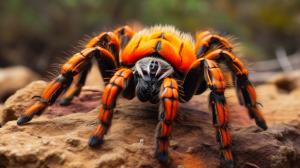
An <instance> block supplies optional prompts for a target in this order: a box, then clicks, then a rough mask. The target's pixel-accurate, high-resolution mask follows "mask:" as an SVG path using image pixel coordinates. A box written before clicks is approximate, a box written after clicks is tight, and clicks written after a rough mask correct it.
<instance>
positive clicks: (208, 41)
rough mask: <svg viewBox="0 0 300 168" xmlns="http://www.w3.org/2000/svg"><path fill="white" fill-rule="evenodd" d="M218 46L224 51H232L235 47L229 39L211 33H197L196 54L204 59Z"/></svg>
mask: <svg viewBox="0 0 300 168" xmlns="http://www.w3.org/2000/svg"><path fill="white" fill-rule="evenodd" d="M214 46H218V47H221V48H222V49H224V50H227V51H232V48H233V45H232V44H231V43H230V41H229V40H228V39H226V38H225V37H222V36H220V35H218V34H213V33H212V32H210V31H202V32H197V33H196V54H197V57H202V56H204V55H205V54H206V52H207V51H209V50H210V49H212V47H214Z"/></svg>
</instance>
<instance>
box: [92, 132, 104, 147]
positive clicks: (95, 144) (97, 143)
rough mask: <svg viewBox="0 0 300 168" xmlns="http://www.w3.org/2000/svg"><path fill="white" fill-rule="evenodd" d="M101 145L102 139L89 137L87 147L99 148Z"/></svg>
mask: <svg viewBox="0 0 300 168" xmlns="http://www.w3.org/2000/svg"><path fill="white" fill-rule="evenodd" d="M102 144H103V137H98V136H95V135H93V136H91V137H90V139H89V146H90V147H92V148H95V147H99V146H101V145H102Z"/></svg>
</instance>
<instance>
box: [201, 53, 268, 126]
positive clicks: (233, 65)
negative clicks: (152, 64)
mask: <svg viewBox="0 0 300 168" xmlns="http://www.w3.org/2000/svg"><path fill="white" fill-rule="evenodd" d="M205 59H209V60H215V61H224V62H225V63H226V64H227V66H228V67H229V68H230V70H231V71H232V73H233V74H234V75H235V79H236V90H237V94H238V96H239V100H240V103H241V104H242V105H244V106H246V108H247V109H248V113H249V116H250V117H251V118H253V119H255V122H256V125H257V126H259V127H260V128H262V129H264V130H265V129H267V128H268V126H267V124H266V121H265V119H264V117H263V114H262V112H261V110H260V109H259V107H258V106H257V104H258V103H257V98H256V92H255V89H254V87H253V85H252V84H251V82H250V81H249V79H248V74H249V72H248V70H247V69H246V68H245V66H244V64H243V63H242V62H241V61H240V60H239V59H238V57H237V56H236V55H234V54H233V53H231V52H229V51H225V50H222V49H217V50H214V51H212V52H210V53H208V54H207V55H205Z"/></svg>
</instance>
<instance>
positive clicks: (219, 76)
mask: <svg viewBox="0 0 300 168" xmlns="http://www.w3.org/2000/svg"><path fill="white" fill-rule="evenodd" d="M204 71H205V72H204V73H205V79H206V81H207V84H208V87H209V88H210V89H211V93H210V96H209V109H210V111H211V112H212V116H213V125H214V127H215V129H216V138H217V141H218V143H219V144H220V149H221V165H222V164H227V165H233V156H232V151H231V147H230V146H231V135H230V131H229V128H228V120H229V119H228V113H229V108H228V106H227V104H226V100H225V96H224V91H225V87H226V83H225V79H224V76H223V73H222V71H221V69H220V68H219V66H218V65H217V63H215V62H214V61H210V60H205V70H204Z"/></svg>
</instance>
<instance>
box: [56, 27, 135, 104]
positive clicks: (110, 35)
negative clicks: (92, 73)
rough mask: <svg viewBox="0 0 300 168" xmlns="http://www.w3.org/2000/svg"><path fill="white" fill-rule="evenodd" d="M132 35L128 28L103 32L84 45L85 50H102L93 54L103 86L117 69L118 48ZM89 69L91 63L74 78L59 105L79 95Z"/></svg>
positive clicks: (68, 102)
mask: <svg viewBox="0 0 300 168" xmlns="http://www.w3.org/2000/svg"><path fill="white" fill-rule="evenodd" d="M133 34H134V32H133V31H132V29H131V28H130V27H129V26H124V27H121V28H118V29H116V30H115V31H114V32H103V33H101V34H99V35H98V36H96V37H94V38H92V39H91V40H90V41H89V42H88V43H87V44H86V46H85V48H93V47H97V46H100V47H101V48H103V52H95V53H94V54H95V58H96V60H97V62H98V66H99V70H100V73H101V76H102V78H103V81H104V82H105V84H107V82H108V80H109V79H110V78H111V77H112V73H113V72H112V71H114V70H115V69H116V68H118V67H119V51H120V46H123V45H126V44H127V42H128V41H129V40H130V39H131V37H132V35H133ZM104 50H105V51H104ZM108 55H109V56H108ZM112 57H114V59H112ZM91 67H92V63H90V66H87V68H86V69H85V70H83V71H82V72H80V73H79V74H78V75H76V76H75V77H74V82H73V84H72V85H71V86H70V88H69V89H68V90H67V91H66V92H65V93H64V95H63V97H62V99H61V100H60V104H61V105H64V106H66V105H69V104H70V103H71V101H72V99H73V98H74V97H75V96H78V95H79V94H80V92H81V88H82V87H83V86H84V84H85V80H86V77H87V74H88V72H89V70H90V68H91Z"/></svg>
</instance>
